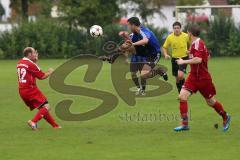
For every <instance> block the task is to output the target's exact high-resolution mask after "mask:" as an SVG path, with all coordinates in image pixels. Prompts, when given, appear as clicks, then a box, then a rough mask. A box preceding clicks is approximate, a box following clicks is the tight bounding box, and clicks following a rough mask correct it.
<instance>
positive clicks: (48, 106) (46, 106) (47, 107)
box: [43, 104, 51, 111]
mask: <svg viewBox="0 0 240 160" xmlns="http://www.w3.org/2000/svg"><path fill="white" fill-rule="evenodd" d="M43 107H45V108H46V109H47V110H48V111H50V109H51V108H50V105H49V104H45V105H44V106H43Z"/></svg>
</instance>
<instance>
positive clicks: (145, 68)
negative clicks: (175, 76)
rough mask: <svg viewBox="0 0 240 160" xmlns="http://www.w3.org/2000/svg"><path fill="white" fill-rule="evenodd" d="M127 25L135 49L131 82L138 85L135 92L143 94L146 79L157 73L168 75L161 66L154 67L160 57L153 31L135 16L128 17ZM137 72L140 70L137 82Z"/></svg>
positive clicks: (165, 76)
mask: <svg viewBox="0 0 240 160" xmlns="http://www.w3.org/2000/svg"><path fill="white" fill-rule="evenodd" d="M128 27H129V29H130V30H131V31H132V34H130V39H131V43H132V45H133V46H134V47H135V50H136V53H135V54H132V57H131V63H130V72H131V76H132V80H133V82H134V83H135V85H136V86H137V87H138V90H137V92H136V94H137V95H139V94H141V95H145V89H146V79H148V78H152V77H154V76H155V75H157V74H159V75H161V76H163V78H164V80H167V79H168V76H167V74H166V72H165V71H164V70H163V68H161V67H158V68H154V67H155V66H156V64H157V63H158V61H159V60H160V57H161V49H160V44H159V41H158V39H157V38H156V36H155V35H154V33H153V32H152V31H150V30H149V29H148V28H146V27H144V26H143V25H141V23H140V21H139V19H138V18H137V17H132V18H129V19H128ZM137 72H140V75H141V78H140V81H141V83H139V78H138V77H137Z"/></svg>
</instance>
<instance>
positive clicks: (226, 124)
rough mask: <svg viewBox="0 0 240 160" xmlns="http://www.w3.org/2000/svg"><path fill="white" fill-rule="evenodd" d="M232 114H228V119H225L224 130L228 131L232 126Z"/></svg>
mask: <svg viewBox="0 0 240 160" xmlns="http://www.w3.org/2000/svg"><path fill="white" fill-rule="evenodd" d="M230 122H231V116H230V115H229V114H227V119H226V120H224V121H223V132H227V131H228V129H229V128H230Z"/></svg>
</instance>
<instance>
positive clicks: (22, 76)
mask: <svg viewBox="0 0 240 160" xmlns="http://www.w3.org/2000/svg"><path fill="white" fill-rule="evenodd" d="M17 73H18V87H19V89H22V88H36V87H37V85H36V78H38V79H41V78H42V77H43V76H44V75H45V74H44V73H43V72H42V71H41V70H40V68H39V67H38V65H37V64H36V63H34V62H33V61H31V60H30V59H28V58H26V57H24V58H23V59H21V60H20V61H19V62H18V63H17Z"/></svg>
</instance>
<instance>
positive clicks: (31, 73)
mask: <svg viewBox="0 0 240 160" xmlns="http://www.w3.org/2000/svg"><path fill="white" fill-rule="evenodd" d="M23 55H24V58H22V59H21V60H19V62H18V63H17V73H18V88H19V94H20V96H21V98H22V100H23V101H24V102H25V104H26V105H27V106H28V107H29V109H30V110H34V109H35V108H37V109H38V112H37V114H36V115H35V116H34V117H33V119H31V120H29V121H28V125H29V126H30V127H31V128H32V129H33V130H36V129H37V122H38V121H39V120H41V119H42V118H44V119H45V120H46V121H47V122H48V123H49V124H50V125H51V126H52V127H53V128H61V127H60V126H59V125H58V124H57V123H56V122H55V120H54V119H53V117H52V116H51V114H50V113H49V109H50V107H49V104H48V101H47V98H46V97H45V96H44V95H43V93H42V92H41V91H40V90H39V89H38V87H37V85H36V78H37V79H40V80H43V79H46V78H48V77H49V76H50V75H51V74H52V72H53V69H52V68H50V69H49V70H48V71H47V72H46V73H44V72H42V71H41V70H40V68H39V67H38V65H37V64H36V62H37V60H38V52H37V51H36V50H35V49H34V48H32V47H27V48H25V49H24V51H23Z"/></svg>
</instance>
